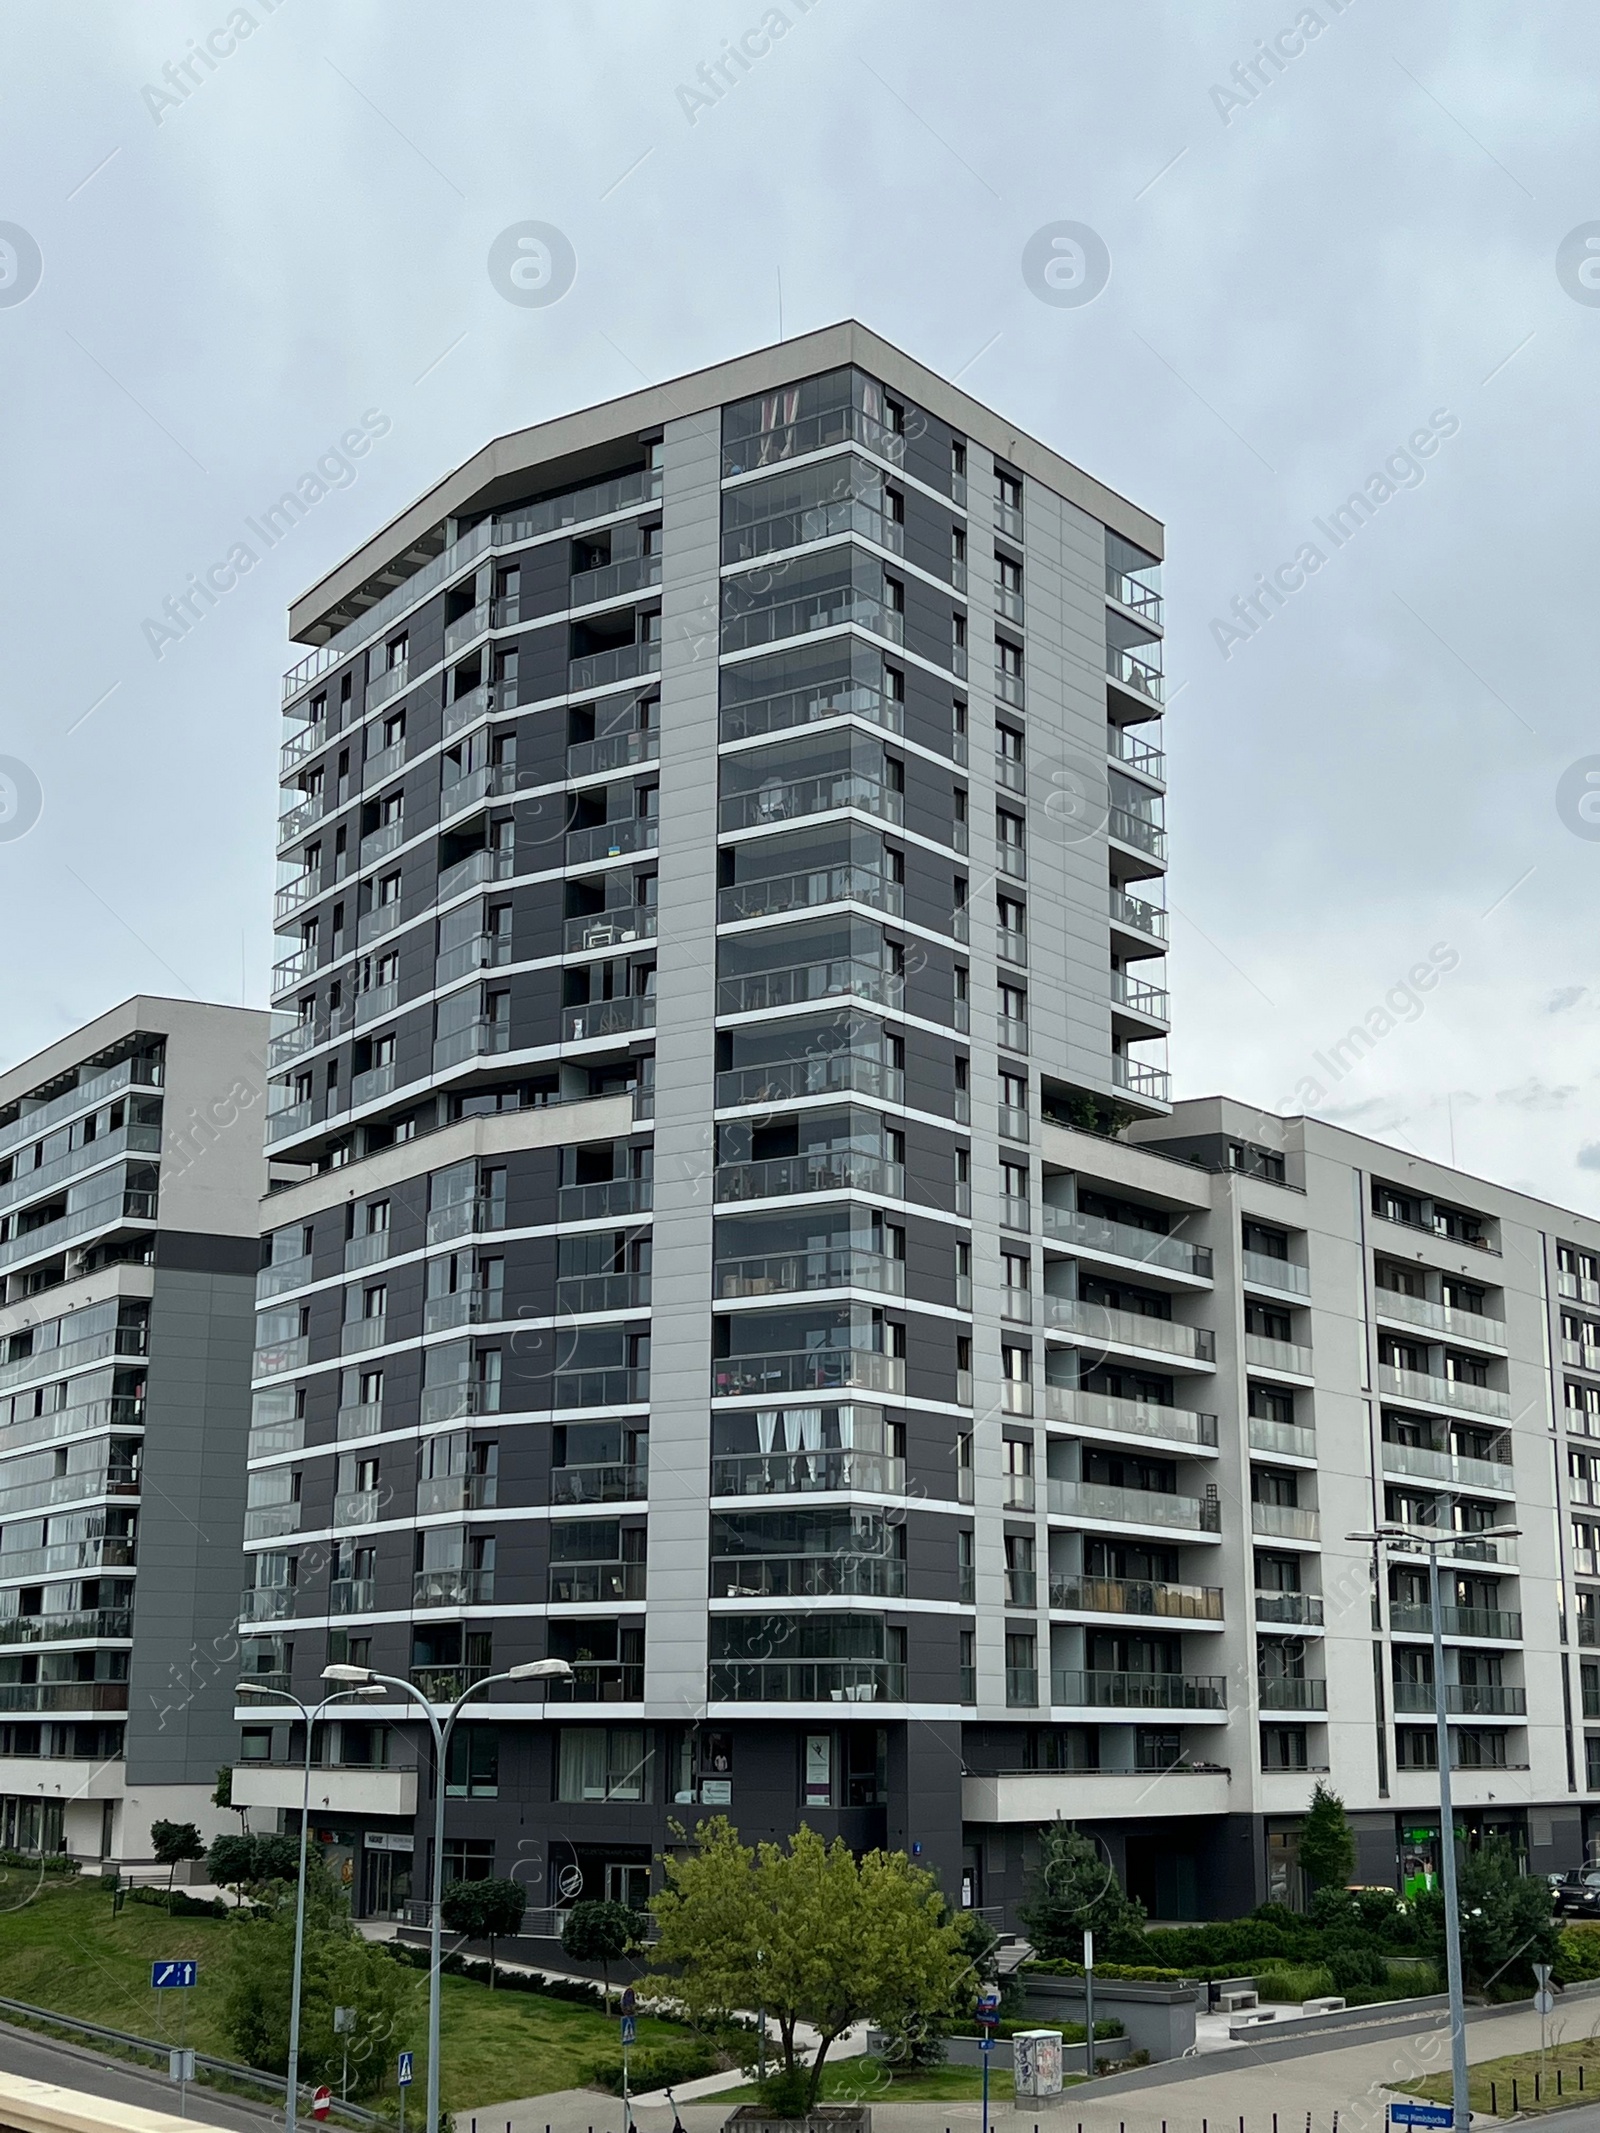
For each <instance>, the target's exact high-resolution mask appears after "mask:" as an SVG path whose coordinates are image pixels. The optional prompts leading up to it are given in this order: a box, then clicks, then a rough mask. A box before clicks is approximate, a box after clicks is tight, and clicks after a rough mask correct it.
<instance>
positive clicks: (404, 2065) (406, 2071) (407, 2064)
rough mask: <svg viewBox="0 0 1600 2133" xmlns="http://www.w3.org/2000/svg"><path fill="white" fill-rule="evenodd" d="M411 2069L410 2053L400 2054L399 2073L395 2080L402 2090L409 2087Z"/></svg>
mask: <svg viewBox="0 0 1600 2133" xmlns="http://www.w3.org/2000/svg"><path fill="white" fill-rule="evenodd" d="M411 2068H412V2059H411V2054H410V2052H402V2053H401V2054H400V2071H399V2073H398V2074H397V2075H396V2077H395V2078H396V2079H397V2080H398V2082H399V2083H400V2086H401V2087H402V2088H403V2089H408V2088H410V2086H411Z"/></svg>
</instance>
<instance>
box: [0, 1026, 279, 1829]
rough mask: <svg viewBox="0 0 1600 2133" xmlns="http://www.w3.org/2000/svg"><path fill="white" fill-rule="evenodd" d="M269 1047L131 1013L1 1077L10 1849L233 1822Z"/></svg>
mask: <svg viewBox="0 0 1600 2133" xmlns="http://www.w3.org/2000/svg"><path fill="white" fill-rule="evenodd" d="M267 1036H268V1017H267V1016H266V1015H265V1014H264V1013H260V1012H255V1013H251V1012H247V1011H245V1010H243V1009H241V1008H234V1007H212V1006H203V1005H197V1004H191V1003H189V1002H186V1001H181V1000H160V999H147V998H142V997H141V998H136V999H131V1000H127V1001H124V1003H123V1004H122V1006H120V1007H118V1008H114V1009H113V1010H112V1011H111V1012H110V1013H109V1014H105V1015H101V1016H100V1017H99V1018H98V1019H97V1020H96V1021H94V1022H91V1023H89V1024H87V1025H86V1026H85V1027H84V1028H83V1029H80V1030H78V1031H76V1032H75V1033H74V1034H73V1035H72V1036H70V1037H65V1038H63V1039H62V1040H61V1041H60V1042H59V1043H58V1044H53V1045H51V1046H50V1047H49V1049H48V1050H46V1051H43V1052H40V1053H39V1054H37V1055H36V1056H35V1057H34V1058H32V1059H29V1060H26V1061H25V1062H24V1063H23V1064H22V1065H20V1066H17V1067H13V1068H12V1069H10V1071H9V1072H7V1073H5V1074H3V1075H0V1845H5V1846H7V1847H15V1848H18V1849H21V1850H25V1851H44V1852H48V1853H59V1852H70V1853H71V1854H72V1855H73V1856H74V1857H75V1858H77V1859H79V1860H80V1861H82V1862H84V1863H91V1862H95V1861H106V1862H110V1863H113V1864H116V1863H122V1862H126V1861H138V1860H148V1859H150V1857H151V1856H152V1854H151V1846H150V1824H151V1822H152V1821H154V1820H156V1819H166V1820H169V1821H179V1822H195V1823H198V1824H199V1825H200V1827H201V1829H202V1831H204V1832H214V1831H216V1830H217V1829H219V1828H220V1827H222V1825H223V1824H224V1823H225V1822H227V1820H228V1817H227V1816H226V1814H224V1813H222V1812H220V1811H219V1810H218V1809H216V1808H215V1807H213V1806H212V1804H211V1794H212V1792H213V1790H214V1788H215V1786H216V1781H217V1771H218V1768H219V1767H220V1766H223V1765H225V1764H227V1763H229V1762H230V1761H231V1760H232V1757H233V1754H234V1750H235V1746H236V1742H237V1732H236V1729H235V1726H234V1723H233V1716H232V1714H233V1701H234V1700H233V1693H232V1691H233V1682H234V1677H235V1668H236V1654H235V1646H234V1622H235V1618H236V1615H237V1608H238V1599H237V1590H236V1587H237V1562H238V1550H239V1537H240V1531H241V1526H242V1520H243V1511H244V1494H245V1481H244V1452H245V1444H246V1435H247V1429H248V1422H249V1413H250V1354H251V1334H252V1326H253V1313H254V1305H255V1294H254V1290H255V1269H256V1265H257V1262H258V1257H259V1252H258V1246H257V1243H256V1236H257V1228H258V1217H259V1205H260V1200H261V1195H262V1192H263V1191H264V1189H265V1185H266V1175H267V1172H266V1164H265V1162H264V1161H263V1158H262V1152H261V1117H262V1110H263V1094H264V1074H265V1062H266V1044H267Z"/></svg>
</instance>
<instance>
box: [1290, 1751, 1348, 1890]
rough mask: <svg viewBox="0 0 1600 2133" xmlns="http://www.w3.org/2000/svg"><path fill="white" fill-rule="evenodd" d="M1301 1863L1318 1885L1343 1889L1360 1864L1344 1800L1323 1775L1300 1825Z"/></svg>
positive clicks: (1308, 1876)
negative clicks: (1357, 1864) (1357, 1863)
mask: <svg viewBox="0 0 1600 2133" xmlns="http://www.w3.org/2000/svg"><path fill="white" fill-rule="evenodd" d="M1300 1866H1301V1870H1302V1872H1303V1873H1304V1874H1305V1876H1306V1878H1307V1880H1308V1881H1309V1882H1310V1883H1311V1885H1312V1887H1313V1888H1314V1889H1321V1888H1340V1889H1342V1888H1343V1887H1344V1885H1345V1883H1346V1882H1347V1881H1348V1880H1349V1879H1350V1876H1351V1875H1352V1874H1353V1873H1354V1872H1355V1868H1356V1840H1355V1836H1354V1834H1353V1832H1352V1831H1351V1828H1350V1824H1349V1822H1348V1820H1347V1819H1346V1816H1345V1811H1344V1802H1343V1800H1341V1799H1340V1797H1339V1795H1338V1794H1337V1793H1336V1792H1334V1791H1333V1790H1332V1789H1331V1788H1330V1787H1329V1786H1327V1785H1324V1784H1323V1783H1322V1781H1321V1779H1320V1778H1319V1779H1318V1780H1317V1782H1316V1784H1315V1785H1313V1786H1312V1788H1311V1805H1310V1806H1309V1807H1308V1808H1307V1809H1306V1818H1305V1820H1304V1821H1303V1822H1302V1823H1301V1825H1300Z"/></svg>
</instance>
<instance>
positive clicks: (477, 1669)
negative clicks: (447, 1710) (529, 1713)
mask: <svg viewBox="0 0 1600 2133" xmlns="http://www.w3.org/2000/svg"><path fill="white" fill-rule="evenodd" d="M490 1671H491V1669H490V1668H488V1667H486V1666H414V1667H412V1668H411V1669H410V1671H409V1674H408V1676H407V1678H408V1680H409V1681H410V1683H411V1686H412V1687H413V1688H414V1689H420V1690H421V1691H422V1693H423V1695H424V1696H425V1697H426V1698H427V1699H428V1701H429V1703H443V1704H450V1703H454V1702H455V1700H456V1698H457V1697H458V1696H460V1695H462V1694H464V1692H465V1691H466V1690H468V1689H470V1688H474V1687H475V1686H476V1685H477V1683H478V1682H480V1681H487V1680H488V1678H489V1674H490Z"/></svg>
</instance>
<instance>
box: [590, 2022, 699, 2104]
mask: <svg viewBox="0 0 1600 2133" xmlns="http://www.w3.org/2000/svg"><path fill="white" fill-rule="evenodd" d="M716 2067H717V2055H716V2053H715V2052H714V2051H713V2050H712V2048H711V2046H710V2045H709V2044H708V2043H707V2042H706V2040H705V2038H704V2037H695V2036H685V2037H662V2038H659V2039H656V2040H653V2041H652V2042H651V2043H649V2044H644V2045H639V2046H636V2047H635V2048H633V2049H632V2050H630V2051H629V2053H628V2086H629V2088H630V2089H632V2091H633V2092H634V2094H635V2095H638V2094H639V2093H640V2092H641V2091H642V2090H645V2089H664V2088H668V2087H671V2086H675V2085H676V2084H677V2083H678V2082H680V2081H698V2080H699V2079H700V2077H701V2075H702V2074H712V2073H715V2072H716ZM588 2078H589V2080H590V2081H591V2082H592V2083H593V2084H594V2085H595V2087H596V2088H602V2089H607V2090H609V2091H610V2093H611V2094H612V2095H613V2096H620V2095H621V2094H622V2051H621V2048H620V2046H619V2047H618V2049H617V2050H616V2051H610V2050H607V2051H604V2052H601V2053H599V2054H598V2055H597V2056H596V2057H595V2058H594V2059H592V2060H591V2061H590V2062H589V2067H588Z"/></svg>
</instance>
